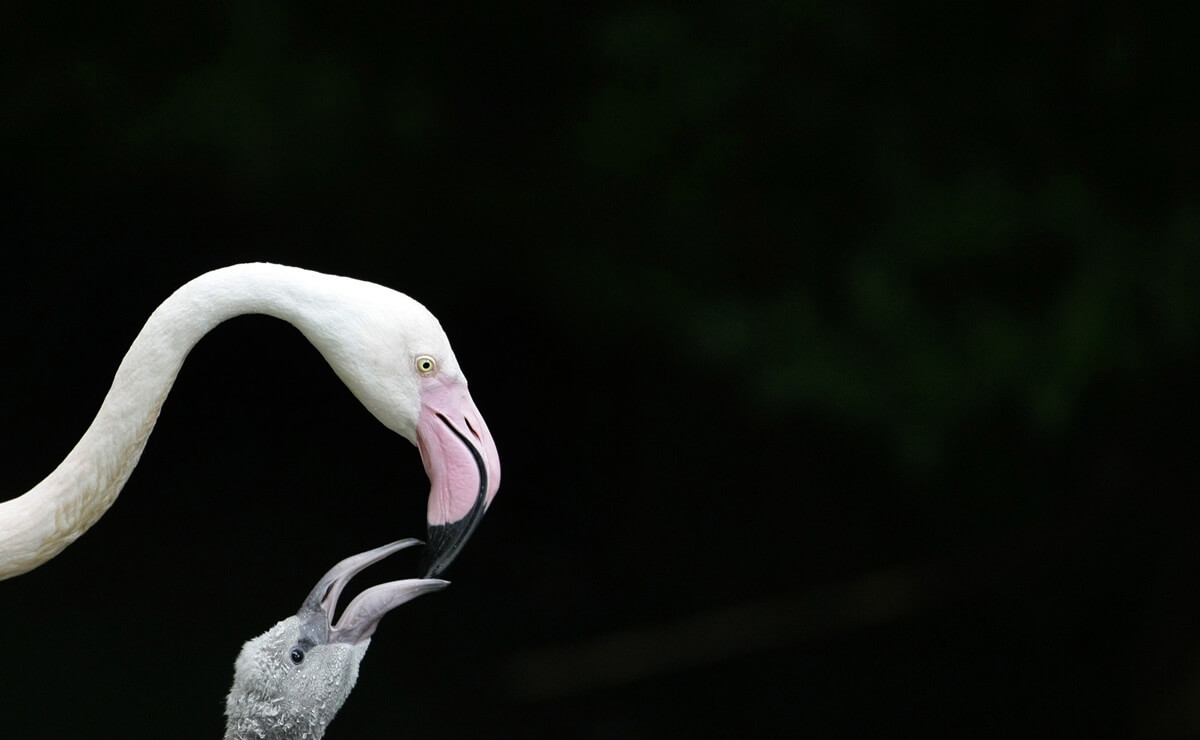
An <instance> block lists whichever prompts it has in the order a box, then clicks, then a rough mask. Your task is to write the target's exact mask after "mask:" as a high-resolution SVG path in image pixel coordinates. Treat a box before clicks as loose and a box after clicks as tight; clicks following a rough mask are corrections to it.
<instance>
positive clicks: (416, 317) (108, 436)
mask: <svg viewBox="0 0 1200 740" xmlns="http://www.w3.org/2000/svg"><path fill="white" fill-rule="evenodd" d="M242 314H267V315H270V316H274V317H277V318H280V319H283V320H284V321H287V322H288V323H290V324H292V325H293V326H295V327H296V328H297V329H299V330H300V332H301V333H302V334H303V335H304V336H305V337H306V338H307V339H308V341H310V342H312V344H313V345H314V346H315V347H316V348H317V349H318V350H319V351H320V352H321V354H322V355H323V356H324V357H325V359H326V361H328V362H329V365H330V366H331V367H332V368H333V370H334V372H335V373H337V375H338V377H339V378H341V379H342V382H344V383H345V384H346V386H347V387H349V389H350V390H351V392H353V393H354V395H355V396H356V397H357V398H358V400H359V401H360V402H362V404H363V405H364V406H366V408H367V410H369V411H370V412H371V413H372V414H373V415H374V416H375V418H377V419H378V420H379V421H381V422H382V423H383V424H384V426H386V427H388V428H389V429H391V430H392V431H394V432H396V433H397V434H399V435H400V436H402V437H404V438H405V439H407V440H409V441H410V442H412V443H413V444H415V445H416V446H417V448H418V449H419V450H420V454H421V459H422V461H423V462H424V464H425V471H426V473H427V474H428V476H429V479H430V484H431V490H430V493H429V500H428V506H427V510H426V518H427V521H428V525H429V531H428V543H429V549H428V550H427V553H426V563H427V564H428V565H427V575H429V576H433V575H437V574H438V573H440V572H442V571H443V570H445V568H446V566H448V565H449V564H450V562H451V561H452V560H453V559H454V558H455V556H456V555H457V554H458V552H459V550H460V549H461V548H462V545H463V544H464V543H465V542H466V541H467V539H468V538H469V537H470V536H471V534H472V532H473V531H474V529H475V527H476V525H478V523H479V520H480V519H481V518H482V517H483V514H484V512H485V511H486V510H487V508H488V506H489V505H490V504H491V502H492V498H493V497H494V496H495V495H496V489H497V488H498V487H499V485H500V458H499V455H498V454H497V452H496V445H495V443H494V442H493V441H492V437H491V434H490V433H489V432H488V429H487V425H486V424H485V423H484V421H483V417H482V416H480V414H479V411H478V409H477V408H476V407H475V402H474V401H473V400H472V399H471V395H470V393H468V391H467V381H466V378H465V377H464V376H463V373H462V370H461V369H460V368H459V365H458V361H457V360H456V359H455V357H454V352H453V351H452V350H451V349H450V342H449V340H448V339H447V338H446V334H445V332H444V331H442V327H441V325H440V324H439V323H438V321H437V319H436V318H434V316H433V314H431V313H430V312H429V311H428V310H426V309H425V307H424V306H422V305H421V304H419V303H417V302H416V301H415V300H413V299H412V298H409V297H408V296H405V295H403V294H401V293H398V292H396V291H394V290H391V289H389V288H385V287H383V286H380V285H376V284H374V283H369V282H364V281H361V280H354V279H351V278H345V277H337V276H333V275H325V274H322V273H318V272H312V271H309V270H302V269H299V268H295V267H286V266H283V265H272V264H243V265H234V266H232V267H225V268H222V269H219V270H213V271H212V272H208V273H205V274H203V275H201V276H200V277H198V278H196V279H194V280H192V281H191V282H188V283H187V284H185V285H184V286H183V287H181V288H179V289H178V290H177V291H176V292H175V293H174V294H172V295H171V296H170V297H169V298H167V300H166V301H164V302H163V303H162V304H161V305H160V306H159V307H158V308H157V309H156V310H155V311H154V313H153V314H152V315H151V316H150V318H149V320H147V321H146V324H145V326H143V327H142V330H141V332H140V333H139V334H138V335H137V338H136V339H134V341H133V344H132V345H131V346H130V347H129V351H128V352H127V353H126V355H125V358H124V359H123V360H122V361H121V364H120V366H119V367H118V368H117V373H116V376H115V377H114V379H113V383H112V387H111V388H110V389H109V391H108V395H107V396H106V397H105V399H104V402H103V404H102V405H101V406H100V411H99V412H98V413H97V414H96V418H95V419H94V420H93V421H92V423H91V426H89V427H88V429H87V431H86V432H84V434H83V437H81V438H80V440H79V442H78V443H77V444H76V445H75V447H74V449H72V450H71V452H70V453H69V454H68V455H67V456H66V458H65V459H63V461H62V462H61V463H60V464H59V465H58V467H57V468H55V469H54V471H53V472H51V473H50V475H48V476H46V478H45V479H43V480H42V481H41V482H40V483H38V484H37V485H36V486H34V487H33V488H32V489H31V490H29V491H28V492H27V493H25V494H24V495H21V496H18V497H17V498H14V499H12V500H9V501H5V502H3V503H0V580H2V579H5V578H10V577H12V576H16V575H19V574H21V573H25V572H28V571H30V570H32V569H34V568H36V567H38V566H39V565H41V564H43V563H45V562H46V561H48V560H50V559H51V558H53V557H54V556H55V555H57V554H58V553H60V552H61V551H62V550H63V548H65V547H66V546H67V545H69V544H71V543H72V542H74V541H75V540H76V539H77V538H78V537H79V536H80V535H81V534H83V533H84V532H86V531H87V529H88V528H89V527H91V526H92V525H93V524H95V523H96V521H97V520H99V519H100V517H101V516H103V514H104V512H105V511H107V510H108V507H109V506H111V505H112V503H113V501H114V500H115V499H116V497H117V495H118V494H119V493H120V492H121V488H122V487H123V486H124V485H125V482H126V481H127V480H128V479H129V475H130V473H132V472H133V469H134V467H135V466H136V465H137V462H138V459H139V458H140V457H141V454H142V450H143V449H144V448H145V446H146V440H147V439H148V438H149V436H150V432H151V430H153V428H154V424H155V421H156V420H157V419H158V413H159V409H160V408H161V407H162V404H163V402H164V401H165V400H166V398H167V394H168V393H169V392H170V390H171V385H172V383H173V382H174V381H175V377H176V375H177V374H178V373H179V369H180V367H182V365H183V362H184V360H185V359H186V358H187V355H188V352H189V351H190V350H191V349H192V347H193V346H195V345H196V343H197V342H199V341H200V339H201V338H202V337H204V335H205V334H207V333H208V332H209V331H211V330H212V329H213V327H215V326H217V325H218V324H220V323H221V322H222V321H225V320H226V319H229V318H232V317H234V316H239V315H242Z"/></svg>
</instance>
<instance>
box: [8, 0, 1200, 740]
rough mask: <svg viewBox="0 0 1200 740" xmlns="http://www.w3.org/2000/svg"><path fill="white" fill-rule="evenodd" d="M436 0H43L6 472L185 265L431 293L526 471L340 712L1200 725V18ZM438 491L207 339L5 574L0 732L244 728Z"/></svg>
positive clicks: (580, 731)
mask: <svg viewBox="0 0 1200 740" xmlns="http://www.w3.org/2000/svg"><path fill="white" fill-rule="evenodd" d="M435 5H437V7H436V8H433V7H420V8H416V7H383V8H381V7H375V6H370V5H366V4H355V3H351V4H339V5H337V6H336V8H335V7H333V6H329V7H323V8H316V9H313V8H298V7H287V6H286V5H285V4H271V3H265V2H261V1H254V2H239V3H208V4H205V5H204V7H203V8H199V7H197V8H191V9H179V8H173V7H170V8H168V7H162V6H160V5H159V4H152V3H141V4H136V3H124V4H122V3H118V4H115V5H114V4H103V5H94V6H84V5H83V4H79V5H78V7H70V6H69V5H66V6H62V7H41V6H39V7H37V8H32V7H27V8H25V9H23V10H22V11H6V13H5V18H4V21H3V23H2V24H0V42H2V43H0V49H3V51H2V52H0V72H2V74H0V79H3V86H2V88H0V91H2V92H0V240H2V243H3V262H2V264H3V267H2V268H0V269H2V270H3V276H4V286H5V287H4V290H3V291H0V316H3V317H4V320H3V321H0V346H2V347H3V353H4V354H3V366H4V372H3V378H4V383H2V384H0V409H3V419H4V421H3V430H4V435H5V436H4V440H5V442H6V444H5V461H6V472H5V476H4V480H3V483H2V485H3V490H4V491H5V492H6V493H8V494H12V495H15V494H17V493H19V492H21V491H24V490H26V489H28V488H29V487H30V486H32V485H33V484H34V483H36V482H37V481H38V480H39V479H40V478H41V476H43V475H45V474H46V473H47V472H49V471H50V470H51V469H52V468H53V466H54V465H55V464H56V463H57V461H58V460H59V459H61V457H62V456H63V455H64V454H65V453H66V452H67V451H68V450H69V449H70V447H71V445H72V444H73V443H74V441H75V440H76V439H77V437H78V435H79V434H80V433H82V431H83V430H84V429H85V428H86V426H87V423H88V421H89V420H90V418H91V416H92V414H93V413H94V412H95V409H96V408H97V407H98V405H99V403H100V400H101V399H102V398H103V394H104V392H105V390H106V388H107V385H108V381H109V379H110V378H111V374H112V372H113V370H115V368H116V365H117V363H118V361H119V360H120V357H121V355H122V354H123V353H124V351H125V348H126V346H127V345H128V342H129V341H130V340H131V339H132V337H133V336H134V334H135V333H136V332H137V330H138V328H139V326H140V325H141V322H142V321H143V320H144V319H145V317H146V316H147V315H148V314H149V312H150V311H151V310H152V309H153V307H154V306H155V305H156V304H157V302H158V301H160V300H161V299H162V298H164V297H165V296H166V295H167V294H169V293H170V291H171V290H173V289H174V288H175V287H177V286H178V285H179V284H181V283H183V282H184V281H186V280H187V279H189V278H191V277H193V276H195V275H197V274H199V273H201V272H203V271H205V270H207V269H211V268H214V267H217V266H220V265H224V264H228V263H233V262H240V261H251V260H269V261H277V262H285V263H291V264H297V265H301V266H305V267H310V268H314V269H318V270H323V271H327V272H334V273H339V274H347V275H351V276H354V277H359V278H364V279H368V280H373V281H376V282H379V283H383V284H386V285H389V286H391V287H394V288H397V289H399V290H401V291H404V292H407V293H409V294H411V295H413V296H414V297H416V298H418V299H419V300H421V301H422V302H424V303H425V304H426V305H428V306H429V307H430V308H431V309H432V310H433V311H434V312H435V313H436V314H437V315H438V316H439V317H440V319H441V321H442V323H443V325H444V326H445V327H446V329H447V331H448V333H449V334H450V336H451V339H452V341H453V343H454V345H455V348H456V351H457V354H458V356H459V359H460V361H461V362H462V364H463V366H464V368H465V369H466V372H467V374H468V376H469V377H470V379H471V383H472V386H471V387H472V391H473V394H474V397H475V399H476V401H477V402H478V404H479V406H480V408H481V410H482V411H483V413H484V415H485V417H486V418H487V420H488V423H489V425H490V426H491V429H492V432H493V434H494V435H495V438H496V440H497V443H498V445H499V449H500V454H501V459H502V462H503V470H504V482H503V485H502V487H501V491H500V494H499V496H498V498H497V500H496V504H495V505H494V506H493V509H492V511H491V512H490V513H489V515H488V517H487V519H486V520H485V521H484V523H483V526H482V527H481V528H480V530H479V532H478V534H477V535H476V536H475V538H474V540H473V541H472V542H471V543H470V546H469V547H468V549H467V550H466V552H465V554H464V555H463V556H462V557H461V558H460V559H459V561H458V562H457V563H456V564H455V565H454V566H453V568H452V569H451V570H450V572H449V573H448V577H449V578H450V579H451V580H452V581H453V582H454V585H453V586H452V587H451V588H450V589H449V590H447V591H445V592H443V593H440V594H437V595H435V596H429V597H425V598H422V599H421V600H419V601H417V602H414V603H413V604H411V605H409V606H407V607H405V608H403V609H402V610H400V611H398V612H396V613H394V614H392V615H390V616H389V617H388V618H387V619H386V620H385V622H384V624H383V625H382V627H381V629H380V631H379V632H378V634H377V636H376V638H375V641H374V644H373V646H372V648H371V651H370V653H369V654H368V656H367V658H366V661H365V663H364V665H363V674H362V678H361V681H360V684H359V687H358V688H357V689H356V690H355V693H354V695H353V696H352V697H351V699H350V701H349V703H348V705H347V706H346V708H345V709H344V710H343V713H342V714H341V715H340V716H339V718H338V720H337V721H336V722H335V723H334V724H333V726H332V728H331V732H330V733H329V735H328V737H330V738H366V737H393V736H404V737H429V738H440V737H530V736H557V737H580V738H606V737H621V738H640V737H647V738H648V737H728V736H734V735H736V734H739V733H741V734H749V735H752V736H763V735H770V734H775V733H780V732H784V731H791V732H803V733H804V735H805V736H808V737H859V736H868V735H869V736H874V737H933V736H957V737H1021V736H1028V735H1030V734H1043V733H1049V732H1055V733H1057V734H1059V735H1061V736H1086V737H1100V736H1106V735H1107V736H1120V737H1127V736H1140V737H1150V738H1175V737H1195V735H1196V733H1197V731H1198V730H1200V710H1198V709H1197V707H1200V692H1198V690H1197V686H1200V658H1198V656H1200V601H1198V600H1197V598H1196V596H1195V593H1196V588H1195V583H1196V576H1197V575H1198V574H1197V570H1198V566H1200V549H1198V546H1197V544H1196V541H1195V537H1194V535H1193V533H1194V531H1195V528H1196V526H1197V524H1200V505H1198V504H1197V500H1196V497H1195V495H1194V494H1195V490H1196V484H1197V480H1196V477H1197V476H1196V472H1195V466H1194V463H1193V457H1194V449H1195V440H1196V435H1195V433H1194V419H1195V412H1196V409H1197V408H1198V407H1197V403H1196V400H1197V399H1196V393H1195V390H1194V382H1195V381H1194V379H1195V377H1196V371H1197V369H1200V356H1198V354H1197V350H1196V342H1197V338H1198V337H1197V333H1198V329H1200V297H1198V295H1197V291H1196V287H1195V286H1196V284H1197V278H1196V275H1197V273H1198V271H1200V250H1198V249H1197V243H1198V241H1200V199H1198V197H1197V196H1198V191H1197V178H1196V172H1197V170H1196V165H1197V157H1198V147H1197V143H1196V142H1197V141H1198V140H1200V139H1198V138H1197V136H1196V134H1195V127H1194V123H1195V121H1194V119H1192V118H1191V117H1190V106H1191V104H1192V102H1193V98H1194V87H1195V86H1194V70H1195V63H1196V56H1195V54H1194V52H1193V51H1192V48H1193V47H1194V41H1193V36H1194V29H1195V28H1196V23H1195V21H1196V18H1194V17H1191V18H1187V17H1180V16H1178V15H1174V14H1162V13H1155V12H1153V11H1150V10H1133V9H1131V8H1120V7H1115V6H1112V5H1108V4H1105V5H1104V6H1103V7H1085V6H1084V5H1082V4H1051V5H1048V6H1047V5H1045V4H1028V5H1027V6H1016V7H1014V6H1011V5H1009V4H993V5H994V7H988V6H986V5H979V4H965V5H955V6H952V7H947V6H943V5H938V4H935V5H929V4H920V3H918V4H916V5H913V4H909V7H908V8H907V9H906V10H904V11H892V10H884V9H881V8H877V7H874V6H873V5H872V4H864V3H823V2H813V3H786V2H774V3H758V4H742V3H726V4H695V5H691V6H689V7H687V8H671V7H669V6H667V5H664V4H646V3H638V2H629V3H619V4H586V3H585V4H577V3H576V4H569V6H568V5H564V4H562V3H532V4H530V3H526V4H519V7H516V6H515V5H514V4H482V5H470V4H450V5H444V4H435ZM968 6H969V7H968ZM426 486H427V483H426V481H425V478H424V474H423V472H422V470H421V466H420V462H419V459H418V457H417V454H416V451H415V450H414V449H412V448H411V447H410V446H409V445H408V444H407V443H406V442H404V441H403V440H400V439H398V438H396V437H395V436H394V435H392V434H390V433H389V432H387V431H386V430H385V429H383V428H382V427H381V426H380V425H378V424H377V423H376V422H375V421H374V420H373V419H372V418H370V416H369V415H368V414H367V413H366V412H365V411H364V410H362V408H361V407H359V406H358V404H357V402H355V401H354V399H353V398H352V397H351V396H350V394H349V393H348V392H347V391H346V390H345V388H343V387H342V386H341V385H340V384H339V383H338V382H337V381H336V379H335V378H334V377H333V375H332V373H330V372H329V370H328V368H327V367H326V366H325V365H324V363H323V361H322V360H321V359H320V357H319V356H318V355H317V353H316V352H315V351H314V350H313V349H312V348H311V347H310V346H308V345H307V344H306V343H305V342H304V341H303V339H302V338H301V337H300V336H299V334H298V333H296V332H295V331H294V330H292V329H291V328H290V327H288V326H286V325H285V324H282V323H280V322H277V321H273V320H271V319H267V318H262V317H248V318H241V319H238V320H236V321H233V322H230V323H228V324H226V325H223V326H221V327H219V328H218V330H216V331H215V332H214V333H213V334H212V335H211V336H209V337H208V338H206V339H205V340H204V341H203V342H202V343H201V344H200V345H199V346H198V347H197V348H196V350H195V351H194V352H193V354H192V356H191V358H190V359H189V361H188V363H187V365H186V366H185V367H184V370H183V373H182V374H181V376H180V378H179V381H178V383H177V384H176V387H175V390H174V391H173V393H172V395H171V397H170V399H169V400H168V402H167V404H166V406H165V408H164V411H163V415H162V417H161V420H160V423H159V426H158V428H157V430H156V431H155V433H154V436H153V437H152V439H151V440H150V444H149V446H148V448H147V450H146V453H145V455H144V457H143V462H142V464H141V465H140V466H139V467H138V469H137V471H136V472H135V473H134V475H133V477H132V479H131V481H130V483H129V484H128V486H127V488H126V490H125V492H124V494H123V495H122V496H121V498H120V499H119V500H118V501H117V503H116V505H115V506H114V507H113V509H112V510H111V511H110V512H109V514H108V515H107V516H105V517H104V518H103V519H102V520H101V522H100V523H99V525H98V526H96V527H95V528H94V529H93V530H92V531H90V532H88V533H87V534H86V535H85V536H84V537H83V539H82V540H81V541H80V542H78V543H76V544H75V545H74V546H72V547H70V548H69V549H68V550H67V551H66V552H65V553H64V554H63V555H62V556H60V557H59V558H57V559H55V560H54V561H53V562H51V563H50V564H48V565H46V566H44V567H43V568H41V569H39V570H37V571H35V572H33V573H31V574H29V575H26V576H22V577H20V578H17V579H14V580H11V581H7V582H4V583H2V584H0V655H2V656H3V659H2V662H0V723H2V724H0V727H2V729H0V734H2V735H3V736H4V737H5V738H9V737H13V738H16V737H50V738H59V737H62V738H92V737H95V738H100V737H115V736H121V737H129V738H134V737H172V738H189V737H196V738H212V737H217V736H219V733H220V732H221V727H222V721H223V720H222V716H221V711H222V708H223V698H224V692H225V690H226V687H227V685H228V681H229V678H230V675H231V670H232V661H233V658H234V656H235V655H236V653H237V650H238V647H239V646H240V644H241V643H242V642H243V641H244V640H245V639H247V638H249V637H251V636H253V635H255V634H257V633H258V632H260V631H261V630H263V629H265V628H266V627H267V626H269V625H270V624H272V623H273V622H275V621H276V620H278V619H280V618H282V617H283V616H285V615H286V614H288V613H290V612H291V611H292V610H294V609H295V607H296V606H297V605H298V603H299V601H300V599H301V598H302V597H303V596H304V595H305V593H306V592H307V590H308V588H309V587H310V586H311V585H312V583H313V582H314V580H315V579H316V578H317V577H318V576H319V575H320V574H321V573H322V572H324V570H325V569H326V568H328V567H329V566H330V565H332V564H333V563H334V562H335V561H337V560H338V559H340V558H342V557H344V556H346V555H348V554H350V553H353V552H358V551H360V550H363V549H366V548H368V547H373V546H375V545H378V544H381V543H383V542H387V541H389V540H391V539H394V538H397V537H402V536H410V535H417V534H420V532H421V529H422V526H423V524H422V514H423V511H424V496H425V492H426V490H427V488H426ZM407 555H408V554H406V555H401V556H397V557H396V558H394V561H395V562H390V563H387V564H385V565H380V566H378V567H377V568H375V569H372V571H370V573H369V575H365V576H364V577H363V578H362V580H363V581H364V584H365V583H371V582H376V581H378V580H382V579H384V578H395V577H405V576H409V575H412V574H413V573H414V571H415V568H416V557H415V555H414V556H411V557H408V556H407ZM360 585H363V584H360Z"/></svg>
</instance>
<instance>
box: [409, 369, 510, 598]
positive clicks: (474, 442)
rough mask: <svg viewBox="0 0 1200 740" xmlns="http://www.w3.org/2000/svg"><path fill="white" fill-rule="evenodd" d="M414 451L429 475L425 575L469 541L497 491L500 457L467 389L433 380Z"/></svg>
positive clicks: (423, 399)
mask: <svg viewBox="0 0 1200 740" xmlns="http://www.w3.org/2000/svg"><path fill="white" fill-rule="evenodd" d="M417 447H418V448H419V449H420V451H421V461H422V462H424V463H425V473H426V475H428V476H429V483H430V490H429V508H428V511H427V514H426V519H427V520H428V523H429V536H428V543H429V546H428V548H427V549H426V551H425V564H426V567H427V571H426V577H431V576H435V575H437V574H439V573H441V572H442V571H444V570H445V569H446V566H448V565H450V563H451V561H453V560H454V558H455V557H457V556H458V553H459V551H460V550H461V549H462V546H463V545H464V544H466V542H467V540H468V539H470V538H471V534H472V533H474V531H475V527H476V526H478V525H479V521H480V520H481V519H483V514H484V512H486V511H487V508H488V506H489V505H490V504H491V503H492V499H493V498H495V496H496V490H497V489H498V488H499V487H500V454H499V453H498V452H497V451H496V443H495V442H493V441H492V435H491V433H490V432H488V428H487V424H485V423H484V421H483V417H482V416H481V415H480V414H479V409H477V408H475V402H474V401H473V400H471V394H470V393H468V392H467V386H466V384H465V383H461V382H446V381H436V382H434V383H430V384H429V385H426V386H425V387H423V388H422V390H421V415H420V417H419V418H418V420H417Z"/></svg>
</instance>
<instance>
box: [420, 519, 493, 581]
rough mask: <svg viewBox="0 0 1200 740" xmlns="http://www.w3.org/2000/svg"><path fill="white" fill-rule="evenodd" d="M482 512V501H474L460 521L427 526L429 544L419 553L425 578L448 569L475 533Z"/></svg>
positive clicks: (434, 576)
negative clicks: (473, 504)
mask: <svg viewBox="0 0 1200 740" xmlns="http://www.w3.org/2000/svg"><path fill="white" fill-rule="evenodd" d="M484 511H486V508H485V507H484V505H483V501H482V500H480V501H476V503H475V506H473V507H472V508H471V511H470V512H468V513H467V515H466V516H464V517H463V518H462V519H459V520H458V521H456V522H449V523H447V524H431V525H429V530H428V531H429V536H428V537H427V538H426V542H428V543H429V544H428V546H427V547H426V548H425V551H424V552H423V553H421V564H420V569H421V570H422V571H424V573H425V578H436V577H438V576H439V575H441V574H442V573H444V572H445V570H446V568H448V567H450V563H452V562H454V559H455V558H456V557H458V553H459V552H461V551H462V548H463V545H465V544H467V540H469V539H471V535H472V534H474V533H475V527H477V526H478V525H479V521H480V520H481V519H483V513H484Z"/></svg>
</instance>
